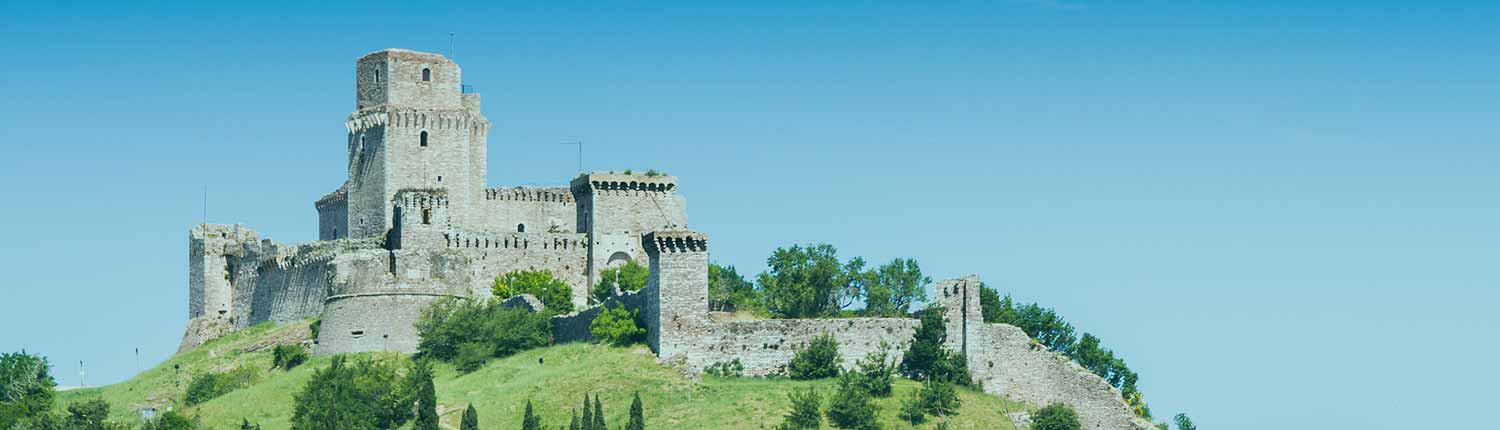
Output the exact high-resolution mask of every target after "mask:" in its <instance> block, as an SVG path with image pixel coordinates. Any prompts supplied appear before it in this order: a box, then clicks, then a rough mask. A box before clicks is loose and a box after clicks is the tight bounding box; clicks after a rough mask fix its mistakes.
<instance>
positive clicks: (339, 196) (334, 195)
mask: <svg viewBox="0 0 1500 430" xmlns="http://www.w3.org/2000/svg"><path fill="white" fill-rule="evenodd" d="M348 198H349V183H348V182H345V183H344V185H341V186H339V189H337V190H333V192H331V193H328V194H324V195H323V197H320V198H318V200H317V201H315V202H313V207H315V208H318V209H323V208H325V207H328V205H332V204H339V203H343V202H345V201H347V200H348Z"/></svg>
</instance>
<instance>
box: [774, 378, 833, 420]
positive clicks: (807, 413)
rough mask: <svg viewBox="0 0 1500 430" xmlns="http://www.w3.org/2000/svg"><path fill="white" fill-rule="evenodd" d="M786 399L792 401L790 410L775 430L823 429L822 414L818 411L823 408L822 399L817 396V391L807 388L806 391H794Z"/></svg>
mask: <svg viewBox="0 0 1500 430" xmlns="http://www.w3.org/2000/svg"><path fill="white" fill-rule="evenodd" d="M788 397H790V398H791V400H792V410H791V412H788V413H787V414H786V418H785V419H783V420H782V421H781V425H780V426H778V427H777V428H778V429H780V430H818V429H821V428H823V414H822V413H821V412H819V409H822V407H823V399H822V397H820V396H818V392H817V390H814V389H812V388H811V387H808V388H807V389H806V390H801V389H794V390H792V392H791V394H788Z"/></svg>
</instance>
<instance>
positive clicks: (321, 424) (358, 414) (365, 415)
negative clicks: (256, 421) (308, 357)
mask: <svg viewBox="0 0 1500 430" xmlns="http://www.w3.org/2000/svg"><path fill="white" fill-rule="evenodd" d="M411 391H412V390H411V387H409V386H408V384H403V383H398V379H397V377H396V366H395V365H393V364H391V363H389V362H387V361H383V360H377V359H373V358H363V359H358V358H355V359H351V358H350V357H349V356H344V355H339V356H335V357H333V361H332V363H331V364H329V366H328V367H326V368H323V369H318V370H317V371H316V372H313V375H312V378H311V379H309V380H308V381H307V385H306V386H305V387H304V388H303V389H302V391H301V392H299V393H297V395H296V396H295V398H294V401H293V404H294V410H293V413H292V420H291V421H292V423H291V424H292V425H291V428H292V429H293V430H368V429H372V428H395V427H400V426H401V425H402V424H403V423H405V422H406V421H407V420H409V419H411V416H412V407H411V405H412V403H413V401H414V400H415V399H413V398H412V395H411V394H410V393H411Z"/></svg>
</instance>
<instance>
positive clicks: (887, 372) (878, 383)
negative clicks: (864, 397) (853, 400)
mask: <svg viewBox="0 0 1500 430" xmlns="http://www.w3.org/2000/svg"><path fill="white" fill-rule="evenodd" d="M886 348H887V345H885V344H884V343H882V344H881V346H880V351H877V352H871V353H869V354H868V355H865V358H862V359H860V360H859V361H858V362H856V363H855V367H856V369H857V370H858V372H859V376H860V385H862V386H864V387H865V391H867V392H869V393H870V395H871V396H875V397H890V395H891V384H892V383H894V382H895V372H896V364H895V363H893V362H891V359H890V354H889V353H887V352H886V351H887V350H886Z"/></svg>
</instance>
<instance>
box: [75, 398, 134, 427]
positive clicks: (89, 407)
mask: <svg viewBox="0 0 1500 430" xmlns="http://www.w3.org/2000/svg"><path fill="white" fill-rule="evenodd" d="M108 419H109V403H105V402H104V400H102V399H90V400H84V401H81V402H75V403H72V404H69V405H68V415H67V417H66V418H64V419H63V428H65V429H68V430H114V429H123V428H125V426H122V425H118V424H116V423H113V422H110V421H108Z"/></svg>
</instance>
